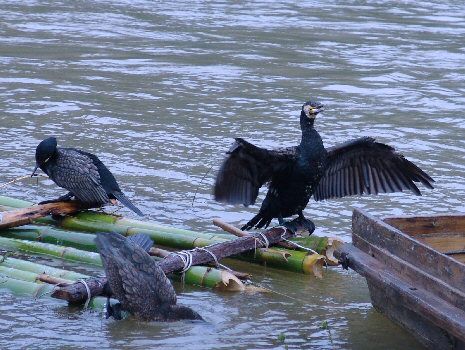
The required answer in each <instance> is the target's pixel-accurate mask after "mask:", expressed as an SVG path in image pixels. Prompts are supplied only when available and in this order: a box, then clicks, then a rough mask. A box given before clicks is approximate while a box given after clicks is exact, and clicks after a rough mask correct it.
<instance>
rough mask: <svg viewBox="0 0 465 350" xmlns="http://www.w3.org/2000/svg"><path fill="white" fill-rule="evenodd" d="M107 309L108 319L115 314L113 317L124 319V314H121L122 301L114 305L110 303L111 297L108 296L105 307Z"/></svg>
mask: <svg viewBox="0 0 465 350" xmlns="http://www.w3.org/2000/svg"><path fill="white" fill-rule="evenodd" d="M105 309H106V311H105V318H106V319H109V318H110V317H112V316H113V318H114V319H115V320H122V319H123V315H122V314H121V311H122V309H121V304H120V303H116V304H114V305H113V306H112V305H110V298H107V304H106V307H105Z"/></svg>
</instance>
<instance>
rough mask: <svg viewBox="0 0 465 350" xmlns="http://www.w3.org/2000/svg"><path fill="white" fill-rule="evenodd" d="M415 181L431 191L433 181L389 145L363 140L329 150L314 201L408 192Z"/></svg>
mask: <svg viewBox="0 0 465 350" xmlns="http://www.w3.org/2000/svg"><path fill="white" fill-rule="evenodd" d="M415 182H417V183H418V182H421V183H422V184H423V185H424V186H426V187H427V188H433V182H434V180H433V179H432V178H431V177H430V176H429V175H428V174H427V173H425V172H424V171H423V170H421V169H420V168H419V167H418V166H416V165H415V164H413V163H412V162H411V161H409V160H407V159H406V158H405V157H404V156H403V155H401V154H400V153H397V152H396V151H395V149H394V148H392V147H391V146H388V145H385V144H382V143H379V142H376V141H375V140H374V139H373V138H369V137H363V138H360V139H357V140H354V141H349V142H346V143H344V144H342V145H339V146H336V147H333V148H331V149H329V150H328V158H327V163H326V170H325V173H324V175H323V177H322V179H321V181H320V183H319V185H318V188H317V189H316V191H315V194H314V199H315V200H317V201H319V200H324V199H330V198H335V197H345V196H351V195H363V194H378V193H389V192H401V191H403V190H410V191H412V192H413V193H415V194H416V195H421V192H420V190H419V189H418V187H417V185H416V184H415Z"/></svg>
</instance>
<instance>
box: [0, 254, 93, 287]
mask: <svg viewBox="0 0 465 350" xmlns="http://www.w3.org/2000/svg"><path fill="white" fill-rule="evenodd" d="M0 266H3V267H9V268H14V269H17V270H22V271H29V272H33V273H36V274H41V273H44V274H47V275H50V276H53V277H58V278H63V279H66V280H71V281H77V280H79V279H83V278H88V277H89V276H87V275H84V274H82V273H78V272H74V271H68V270H63V269H58V268H56V267H51V266H47V265H42V264H37V263H34V262H31V261H26V260H21V259H16V258H12V257H9V256H5V255H0Z"/></svg>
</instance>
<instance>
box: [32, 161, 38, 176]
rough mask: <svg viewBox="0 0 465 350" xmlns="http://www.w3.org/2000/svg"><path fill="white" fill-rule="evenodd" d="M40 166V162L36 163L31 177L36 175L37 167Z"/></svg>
mask: <svg viewBox="0 0 465 350" xmlns="http://www.w3.org/2000/svg"><path fill="white" fill-rule="evenodd" d="M38 167H39V164H36V167H35V168H34V171H33V172H32V174H31V177H33V176H35V175H36V171H37V168H38Z"/></svg>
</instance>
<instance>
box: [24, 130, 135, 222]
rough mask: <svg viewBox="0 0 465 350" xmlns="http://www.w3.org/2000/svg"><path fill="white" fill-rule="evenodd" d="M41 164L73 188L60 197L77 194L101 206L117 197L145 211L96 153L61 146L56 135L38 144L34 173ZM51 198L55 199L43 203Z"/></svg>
mask: <svg viewBox="0 0 465 350" xmlns="http://www.w3.org/2000/svg"><path fill="white" fill-rule="evenodd" d="M39 167H40V169H42V170H43V171H44V173H46V174H47V175H48V176H49V177H50V178H51V179H52V180H53V182H55V183H56V184H57V185H58V186H60V187H62V188H65V189H67V190H68V191H69V193H68V194H66V195H64V196H61V197H59V198H58V200H70V199H71V198H72V197H76V198H77V199H78V200H79V201H81V202H82V203H85V204H88V205H92V206H101V205H104V204H106V203H109V202H110V201H111V200H112V199H113V200H114V199H117V200H119V201H120V202H121V203H123V204H124V205H125V206H126V207H128V208H129V209H131V210H132V211H133V212H135V213H136V214H137V215H140V216H143V215H144V214H142V212H141V211H140V210H139V209H138V208H137V207H136V206H135V205H134V204H132V203H131V201H130V200H129V199H128V198H127V197H126V196H125V195H124V194H123V192H121V189H120V188H119V186H118V183H117V182H116V180H115V177H114V176H113V174H112V173H111V172H110V170H108V168H107V167H106V166H105V165H104V164H103V163H102V162H101V161H100V159H98V157H97V156H96V155H94V154H92V153H88V152H84V151H81V150H78V149H75V148H59V147H57V140H56V138H55V137H49V138H47V139H45V140H43V141H42V142H41V143H39V145H38V146H37V148H36V167H35V168H34V171H33V172H32V175H31V176H34V174H35V172H36V171H37V168H39ZM55 201H57V200H55ZM48 202H54V201H53V200H52V201H46V202H42V203H48Z"/></svg>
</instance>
